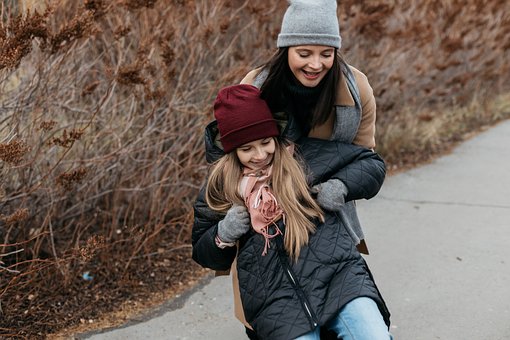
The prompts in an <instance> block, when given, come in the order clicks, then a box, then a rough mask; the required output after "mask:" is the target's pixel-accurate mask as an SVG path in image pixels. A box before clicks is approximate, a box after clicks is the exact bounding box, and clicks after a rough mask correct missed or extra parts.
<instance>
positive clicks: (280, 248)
mask: <svg viewBox="0 0 510 340" xmlns="http://www.w3.org/2000/svg"><path fill="white" fill-rule="evenodd" d="M276 242H277V248H278V257H279V258H280V263H281V265H282V266H283V268H284V269H285V273H286V274H287V277H288V278H289V280H290V283H291V284H292V287H293V288H294V290H295V291H296V293H297V296H298V298H299V302H300V303H301V308H303V311H304V312H305V315H306V316H307V317H308V321H309V322H310V324H311V325H312V327H313V328H315V327H317V326H318V322H317V320H316V318H315V316H314V315H313V313H312V309H311V308H310V304H309V302H308V299H307V298H306V295H305V293H304V292H303V290H302V289H301V287H300V286H299V283H298V282H297V280H296V278H295V277H294V273H293V272H292V269H291V268H290V265H289V262H288V261H287V257H286V254H285V253H284V252H285V251H284V250H283V242H282V235H278V236H277V237H276Z"/></svg>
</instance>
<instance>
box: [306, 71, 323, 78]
mask: <svg viewBox="0 0 510 340" xmlns="http://www.w3.org/2000/svg"><path fill="white" fill-rule="evenodd" d="M303 74H304V75H305V77H306V78H309V79H316V78H318V77H319V75H320V74H321V73H320V72H308V71H305V70H303Z"/></svg>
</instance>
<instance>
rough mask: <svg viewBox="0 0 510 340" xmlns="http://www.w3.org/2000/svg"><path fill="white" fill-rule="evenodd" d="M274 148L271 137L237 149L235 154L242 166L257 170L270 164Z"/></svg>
mask: <svg viewBox="0 0 510 340" xmlns="http://www.w3.org/2000/svg"><path fill="white" fill-rule="evenodd" d="M275 147H276V146H275V141H274V138H273V137H269V138H263V139H257V140H255V141H253V142H250V143H246V144H243V145H241V146H240V147H238V148H237V149H236V154H237V157H238V158H239V161H240V162H241V164H242V165H243V166H245V167H246V168H248V169H251V170H259V169H262V168H264V167H266V166H268V165H269V164H271V162H272V161H273V155H274V151H275Z"/></svg>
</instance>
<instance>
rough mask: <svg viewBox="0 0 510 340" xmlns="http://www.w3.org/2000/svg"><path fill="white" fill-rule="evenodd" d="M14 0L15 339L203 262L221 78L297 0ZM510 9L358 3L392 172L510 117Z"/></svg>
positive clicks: (2, 65) (9, 215)
mask: <svg viewBox="0 0 510 340" xmlns="http://www.w3.org/2000/svg"><path fill="white" fill-rule="evenodd" d="M13 3H14V1H4V2H2V4H7V6H2V7H0V11H1V13H0V17H1V18H2V22H1V26H0V51H1V52H0V103H1V104H0V256H1V257H0V260H1V262H0V337H2V336H4V337H20V338H23V337H26V338H38V337H44V336H45V335H46V334H49V333H52V332H57V331H58V330H59V329H61V328H63V327H69V326H72V325H76V324H80V319H82V320H89V319H90V320H97V319H98V318H99V317H100V315H101V313H103V312H106V311H112V310H115V309H118V308H120V306H122V305H123V303H125V301H129V300H136V299H142V298H147V297H148V296H150V293H151V292H152V291H154V290H161V289H171V290H172V289H173V291H178V290H179V289H182V288H179V287H185V286H186V285H187V282H188V281H189V280H190V278H194V277H195V276H197V275H198V276H200V275H202V274H203V271H202V270H201V269H200V268H198V266H196V265H194V264H193V263H192V261H191V260H190V256H189V254H190V246H189V239H190V227H191V220H192V212H191V206H192V202H193V200H194V198H195V195H196V193H197V189H198V188H199V186H200V185H201V183H202V181H203V179H204V175H205V169H206V165H205V162H204V157H203V144H202V131H203V127H204V125H205V124H206V122H207V121H209V120H210V119H211V118H212V112H211V104H212V100H213V98H214V96H215V94H216V92H217V91H218V89H219V88H220V87H222V86H224V85H227V84H232V83H235V82H238V81H239V80H240V79H241V78H242V76H243V75H244V74H245V73H246V72H247V71H248V70H250V69H251V68H253V67H254V66H256V65H258V64H260V63H261V62H262V61H264V60H265V58H267V57H268V56H269V55H270V54H271V53H272V52H273V48H274V45H275V40H276V35H277V33H278V29H279V24H280V18H281V17H282V14H283V11H284V9H285V2H283V1H282V2H278V3H277V4H270V2H267V1H262V0H250V1H242V0H236V1H223V0H217V1H209V0H196V1H191V0H173V1H171V0H159V1H155V0H154V1H149V0H115V1H104V0H103V1H102V0H84V1H80V2H75V1H70V0H54V1H49V2H48V3H49V5H48V7H46V8H39V11H38V12H35V11H21V10H20V8H21V7H19V8H17V7H15V6H12V4H13ZM9 4H11V6H9ZM509 6H510V5H509V4H508V3H507V2H506V1H504V0H502V1H497V0H492V1H476V0H467V1H464V2H459V1H433V2H419V1H411V2H404V1H389V0H387V1H384V0H379V1H365V2H358V1H344V2H342V6H341V8H339V13H340V14H341V31H342V37H343V42H344V43H343V44H344V47H343V53H344V56H345V58H346V59H347V60H348V61H349V62H350V63H351V64H353V65H354V66H356V67H359V68H360V69H361V70H363V71H364V72H365V73H366V74H367V75H368V77H369V79H370V82H371V84H372V85H373V87H374V90H375V93H376V97H377V101H378V108H379V110H378V119H379V120H378V136H377V139H378V143H379V146H378V151H379V152H380V153H381V154H382V155H383V156H384V157H385V159H386V160H387V161H388V163H389V166H390V167H391V168H400V167H404V166H408V165H409V164H414V163H415V162H421V161H424V160H426V159H427V158H428V157H430V156H431V155H434V154H437V153H438V152H442V151H443V150H445V149H446V148H447V147H448V146H449V145H451V143H452V142H456V141H458V140H461V139H462V136H464V135H465V134H467V133H470V132H472V131H475V130H477V129H479V128H480V126H482V125H487V124H493V123H494V122H496V121H498V120H501V119H505V118H508V117H510V110H509V103H510V99H509V97H508V93H509V92H508V91H509V88H510V83H509V79H508V77H506V76H505V74H507V73H508V71H509V65H510V53H508V48H509V46H510V19H509V18H508V16H505V15H504V14H505V13H508V12H509ZM436 8H438V9H439V10H435V9H436ZM262 32H269V34H266V33H262ZM85 273H87V275H85ZM101 306H103V307H101Z"/></svg>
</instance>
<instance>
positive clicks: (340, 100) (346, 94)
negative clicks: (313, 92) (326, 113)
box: [335, 73, 355, 106]
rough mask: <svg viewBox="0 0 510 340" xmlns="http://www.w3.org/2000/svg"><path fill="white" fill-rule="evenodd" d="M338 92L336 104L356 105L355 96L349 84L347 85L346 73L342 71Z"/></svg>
mask: <svg viewBox="0 0 510 340" xmlns="http://www.w3.org/2000/svg"><path fill="white" fill-rule="evenodd" d="M338 85H339V86H338V93H337V96H336V100H335V105H341V106H355V103H354V98H353V97H352V94H351V91H350V90H349V86H348V85H347V78H346V75H345V73H342V77H341V78H340V81H339V84H338Z"/></svg>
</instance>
